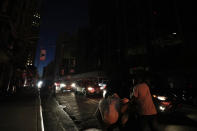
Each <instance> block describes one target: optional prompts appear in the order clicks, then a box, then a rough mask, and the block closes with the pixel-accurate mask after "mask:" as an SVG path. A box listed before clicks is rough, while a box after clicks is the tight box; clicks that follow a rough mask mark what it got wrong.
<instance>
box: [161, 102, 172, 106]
mask: <svg viewBox="0 0 197 131" xmlns="http://www.w3.org/2000/svg"><path fill="white" fill-rule="evenodd" d="M161 104H162V105H164V106H169V105H170V104H171V102H166V101H163V102H161Z"/></svg>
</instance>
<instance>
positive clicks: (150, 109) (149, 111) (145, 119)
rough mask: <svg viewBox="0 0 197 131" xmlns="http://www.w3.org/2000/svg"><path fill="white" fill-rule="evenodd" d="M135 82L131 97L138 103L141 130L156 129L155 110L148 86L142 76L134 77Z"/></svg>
mask: <svg viewBox="0 0 197 131" xmlns="http://www.w3.org/2000/svg"><path fill="white" fill-rule="evenodd" d="M135 82H136V83H135V86H134V88H133V92H132V94H131V99H133V100H134V101H135V102H136V103H137V105H138V113H139V122H140V123H139V124H140V128H141V130H142V131H146V130H147V129H148V128H149V129H151V131H156V120H155V118H156V115H157V110H156V107H155V105H154V103H153V100H152V95H151V93H150V90H149V86H148V85H147V84H146V82H145V79H144V78H143V77H138V78H136V79H135Z"/></svg>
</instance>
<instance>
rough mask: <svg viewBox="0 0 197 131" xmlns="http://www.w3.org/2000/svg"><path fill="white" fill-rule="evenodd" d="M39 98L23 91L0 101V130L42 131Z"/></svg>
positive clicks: (30, 92)
mask: <svg viewBox="0 0 197 131" xmlns="http://www.w3.org/2000/svg"><path fill="white" fill-rule="evenodd" d="M42 127H43V123H42V113H41V106H40V99H39V96H38V95H37V94H36V93H35V92H32V91H28V90H26V91H24V92H21V93H20V94H16V95H15V96H9V97H6V98H4V99H1V101H0V130H2V131H44V129H43V128H42Z"/></svg>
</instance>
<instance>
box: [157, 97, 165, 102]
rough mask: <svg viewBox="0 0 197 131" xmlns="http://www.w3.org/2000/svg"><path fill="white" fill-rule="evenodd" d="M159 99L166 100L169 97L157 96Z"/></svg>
mask: <svg viewBox="0 0 197 131" xmlns="http://www.w3.org/2000/svg"><path fill="white" fill-rule="evenodd" d="M157 99H159V100H161V101H165V100H166V99H167V97H165V96H157Z"/></svg>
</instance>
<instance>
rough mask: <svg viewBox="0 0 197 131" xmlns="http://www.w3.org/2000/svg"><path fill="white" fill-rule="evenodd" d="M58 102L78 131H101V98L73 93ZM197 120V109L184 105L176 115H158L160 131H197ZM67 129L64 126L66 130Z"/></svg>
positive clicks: (60, 96) (62, 97) (60, 94)
mask: <svg viewBox="0 0 197 131" xmlns="http://www.w3.org/2000/svg"><path fill="white" fill-rule="evenodd" d="M56 100H57V102H58V105H59V107H60V108H61V109H63V111H64V112H65V113H66V114H68V116H69V117H70V119H71V120H72V121H73V123H74V124H75V125H76V127H77V129H78V130H80V131H83V130H89V131H93V130H101V128H100V125H99V124H98V121H97V119H96V118H95V116H94V113H95V111H96V108H97V105H98V102H99V100H100V98H93V97H92V98H87V97H85V96H83V95H76V94H75V93H73V92H65V93H59V94H57V95H56ZM196 118H197V109H196V108H194V107H191V106H187V105H184V106H183V107H181V108H180V109H179V110H178V111H177V112H176V113H173V114H160V115H158V119H157V120H158V126H157V129H158V131H196V130H197V119H196ZM48 119H49V118H48ZM48 121H49V120H48ZM54 121H55V120H54ZM66 128H67V127H66V126H64V129H66ZM116 130H117V129H116ZM46 131H48V130H46ZM50 131H52V130H50Z"/></svg>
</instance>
